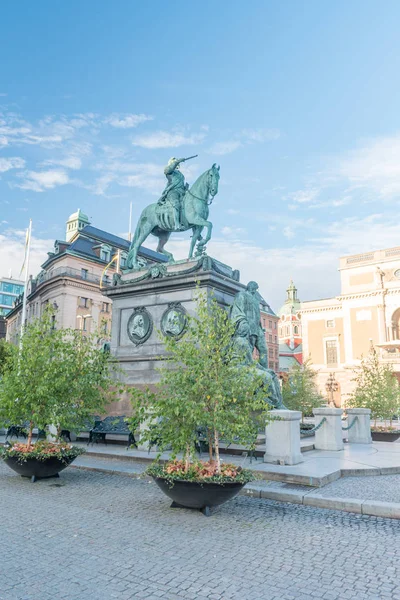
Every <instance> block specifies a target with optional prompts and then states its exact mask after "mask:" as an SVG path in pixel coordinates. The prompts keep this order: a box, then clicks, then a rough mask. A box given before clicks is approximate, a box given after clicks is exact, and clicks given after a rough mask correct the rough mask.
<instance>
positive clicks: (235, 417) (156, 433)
mask: <svg viewBox="0 0 400 600" xmlns="http://www.w3.org/2000/svg"><path fill="white" fill-rule="evenodd" d="M234 332H235V326H234V324H233V323H231V321H230V320H229V316H228V314H227V312H226V311H225V310H224V309H223V308H221V307H220V306H219V305H218V303H217V302H216V301H215V300H214V299H212V300H207V299H206V297H205V296H202V295H200V296H199V298H198V302H197V317H190V318H189V322H188V329H187V332H186V334H185V335H184V337H183V338H182V339H180V340H177V339H175V338H173V337H165V339H164V341H165V346H166V350H167V352H168V353H169V356H170V363H172V364H170V365H169V366H168V365H167V366H165V367H163V368H161V369H160V372H161V381H160V383H159V384H158V385H157V386H156V387H157V389H156V391H150V390H149V389H146V390H144V391H143V390H138V389H132V390H131V393H132V407H133V416H132V428H134V427H135V426H136V424H137V421H138V420H139V421H141V422H143V421H145V420H149V419H150V421H151V424H150V426H149V428H148V429H147V430H145V431H144V433H143V436H142V439H143V440H144V441H148V442H150V443H153V442H154V440H155V439H156V440H157V445H158V446H159V449H160V452H161V451H162V450H164V449H170V450H171V451H172V456H173V457H175V460H172V461H170V462H168V463H167V464H165V465H163V466H162V465H159V464H158V463H156V464H155V465H154V466H152V467H150V469H149V470H148V473H149V474H150V475H152V476H153V477H154V478H155V480H156V482H157V483H158V484H159V485H160V487H161V488H162V489H163V491H165V493H167V495H169V496H170V497H172V498H173V499H174V501H175V502H177V504H178V505H181V504H184V505H185V506H188V507H192V508H200V509H205V511H206V512H207V511H208V507H210V506H212V505H216V504H220V503H221V502H223V501H225V500H227V499H229V498H228V497H226V498H224V499H222V500H219V501H217V502H216V501H213V500H212V499H209V498H208V499H207V498H205V496H204V494H206V492H207V490H205V487H207V486H208V485H211V484H214V486H215V487H216V488H221V485H222V486H223V487H224V488H225V489H224V491H223V493H222V495H224V493H225V495H226V494H228V492H229V491H232V489H233V488H234V489H235V491H234V494H236V493H238V491H239V489H240V488H241V487H242V486H243V485H244V484H245V483H247V482H248V481H250V480H251V479H254V474H253V473H252V472H251V471H249V470H245V469H241V468H240V467H238V466H237V465H228V464H223V463H222V461H221V456H220V444H221V440H223V442H224V443H226V444H230V443H232V442H233V441H235V442H236V443H239V444H243V445H247V446H248V447H251V446H254V444H255V442H256V437H257V431H258V422H262V423H263V425H264V424H265V420H266V416H267V412H268V405H267V404H266V397H267V396H268V391H266V390H265V387H263V385H262V380H261V379H260V377H259V376H258V375H257V372H256V365H255V364H254V365H252V366H246V367H244V366H243V365H242V364H241V363H242V361H243V357H241V356H239V355H238V351H237V348H236V349H235V348H234V347H233V343H232V336H233V334H234ZM149 415H151V417H149ZM199 430H201V431H203V432H204V433H205V436H206V439H207V441H208V449H209V460H208V461H207V462H202V461H198V460H196V459H195V455H196V445H197V443H198V432H199ZM179 454H181V455H183V458H182V459H181V460H176V456H177V455H179ZM178 482H185V483H187V484H188V485H189V488H190V489H189V491H188V490H187V489H186V491H185V493H186V495H185V494H184V497H183V498H181V497H180V495H179V489H178ZM199 484H200V488H199V487H198V486H199ZM206 484H207V486H206ZM193 485H195V486H197V487H196V489H194V488H193ZM230 486H231V488H232V489H230ZM232 486H233V487H232ZM236 490H237V491H236ZM176 493H178V500H177V498H176ZM188 495H189V496H188ZM231 495H232V494H231ZM179 498H180V500H179Z"/></svg>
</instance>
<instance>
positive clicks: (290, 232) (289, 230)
mask: <svg viewBox="0 0 400 600" xmlns="http://www.w3.org/2000/svg"><path fill="white" fill-rule="evenodd" d="M282 233H283V235H284V236H285V238H287V239H288V240H291V239H292V238H294V236H295V233H294V231H293V229H292V228H291V227H290V226H289V225H288V226H287V227H284V228H283V230H282Z"/></svg>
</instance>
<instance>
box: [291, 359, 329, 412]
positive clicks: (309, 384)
mask: <svg viewBox="0 0 400 600" xmlns="http://www.w3.org/2000/svg"><path fill="white" fill-rule="evenodd" d="M311 364H312V363H311V359H309V358H308V359H307V360H306V361H305V362H304V363H303V364H302V365H295V366H293V367H292V368H291V369H290V371H289V376H288V378H287V379H286V380H284V382H283V385H282V396H283V403H284V405H285V406H286V407H287V408H288V409H289V410H299V411H300V412H301V414H302V419H303V420H304V417H306V416H308V415H312V411H313V408H317V407H318V406H321V403H322V402H323V401H324V399H323V397H322V395H321V394H320V393H319V391H318V388H317V384H316V382H315V379H316V376H317V372H316V371H315V370H314V369H313V368H312V366H311Z"/></svg>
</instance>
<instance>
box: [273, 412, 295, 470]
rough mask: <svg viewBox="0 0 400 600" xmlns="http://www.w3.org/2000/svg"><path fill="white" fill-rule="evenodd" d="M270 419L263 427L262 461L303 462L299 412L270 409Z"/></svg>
mask: <svg viewBox="0 0 400 600" xmlns="http://www.w3.org/2000/svg"><path fill="white" fill-rule="evenodd" d="M270 416H271V421H269V422H268V423H267V425H266V427H265V454H264V462H266V463H275V464H280V465H296V464H298V463H301V462H303V460H304V459H303V457H302V454H301V451H300V419H301V412H299V411H296V410H271V412H270Z"/></svg>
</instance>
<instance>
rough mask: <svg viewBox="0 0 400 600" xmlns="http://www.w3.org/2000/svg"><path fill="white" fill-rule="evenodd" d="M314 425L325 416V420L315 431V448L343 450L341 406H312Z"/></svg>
mask: <svg viewBox="0 0 400 600" xmlns="http://www.w3.org/2000/svg"><path fill="white" fill-rule="evenodd" d="M313 413H314V416H315V426H316V427H317V426H318V425H319V424H320V423H321V421H322V420H323V419H324V418H325V419H326V421H325V422H324V423H323V424H322V425H321V427H319V428H318V429H317V431H316V432H315V442H314V446H315V449H316V450H343V448H344V445H343V434H342V419H341V417H342V414H343V410H342V409H341V408H314V410H313Z"/></svg>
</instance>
